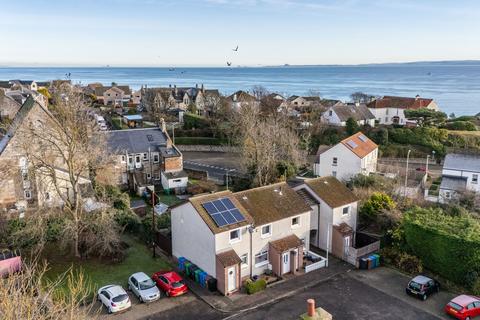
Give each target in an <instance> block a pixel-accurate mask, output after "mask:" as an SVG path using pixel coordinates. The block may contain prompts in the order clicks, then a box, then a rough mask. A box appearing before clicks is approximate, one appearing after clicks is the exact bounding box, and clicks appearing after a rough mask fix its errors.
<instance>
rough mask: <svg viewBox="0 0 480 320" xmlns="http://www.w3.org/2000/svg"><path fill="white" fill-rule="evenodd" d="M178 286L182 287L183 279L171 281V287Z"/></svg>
mask: <svg viewBox="0 0 480 320" xmlns="http://www.w3.org/2000/svg"><path fill="white" fill-rule="evenodd" d="M180 287H183V280H180V281H177V282H174V283H172V288H175V289H176V288H180Z"/></svg>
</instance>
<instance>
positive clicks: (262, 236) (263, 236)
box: [260, 233, 272, 239]
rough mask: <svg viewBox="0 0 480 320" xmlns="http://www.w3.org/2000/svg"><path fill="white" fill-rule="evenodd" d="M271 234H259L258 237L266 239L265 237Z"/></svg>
mask: <svg viewBox="0 0 480 320" xmlns="http://www.w3.org/2000/svg"><path fill="white" fill-rule="evenodd" d="M271 236H272V234H271V233H268V234H262V235H260V238H262V239H266V238H270V237H271Z"/></svg>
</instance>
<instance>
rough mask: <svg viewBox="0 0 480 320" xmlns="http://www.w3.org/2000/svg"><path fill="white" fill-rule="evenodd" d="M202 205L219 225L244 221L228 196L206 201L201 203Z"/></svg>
mask: <svg viewBox="0 0 480 320" xmlns="http://www.w3.org/2000/svg"><path fill="white" fill-rule="evenodd" d="M202 206H203V208H204V209H205V210H206V211H207V213H208V214H209V215H210V216H211V217H212V219H213V221H215V224H216V225H217V226H219V227H223V226H226V225H229V224H234V223H237V222H242V221H245V217H244V216H243V215H242V213H241V212H240V210H238V209H237V208H236V207H235V205H234V204H233V202H232V201H231V200H230V199H228V198H223V199H218V200H213V201H208V202H205V203H202Z"/></svg>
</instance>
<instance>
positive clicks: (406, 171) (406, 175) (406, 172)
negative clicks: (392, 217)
mask: <svg viewBox="0 0 480 320" xmlns="http://www.w3.org/2000/svg"><path fill="white" fill-rule="evenodd" d="M411 151H412V150H410V149H408V152H407V166H406V167H405V190H404V192H403V194H404V197H405V198H406V197H407V182H408V160H409V159H410V152H411Z"/></svg>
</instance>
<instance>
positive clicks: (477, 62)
mask: <svg viewBox="0 0 480 320" xmlns="http://www.w3.org/2000/svg"><path fill="white" fill-rule="evenodd" d="M396 66H398V67H401V66H446V67H447V66H480V59H479V60H440V61H410V62H382V63H359V64H311V65H310V64H304V65H300V64H283V65H256V66H250V65H237V66H233V67H227V66H219V65H218V66H215V65H212V66H195V65H174V64H172V65H159V66H155V65H144V66H142V65H134V66H132V65H126V64H125V65H124V64H118V65H114V64H111V65H105V64H102V65H75V64H73V65H68V64H65V65H63V64H62V65H48V64H46V65H43V64H39V63H34V64H0V68H99V69H101V68H171V67H176V68H199V69H203V68H221V69H231V68H315V67H321V68H325V67H333V68H341V67H396Z"/></svg>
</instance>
